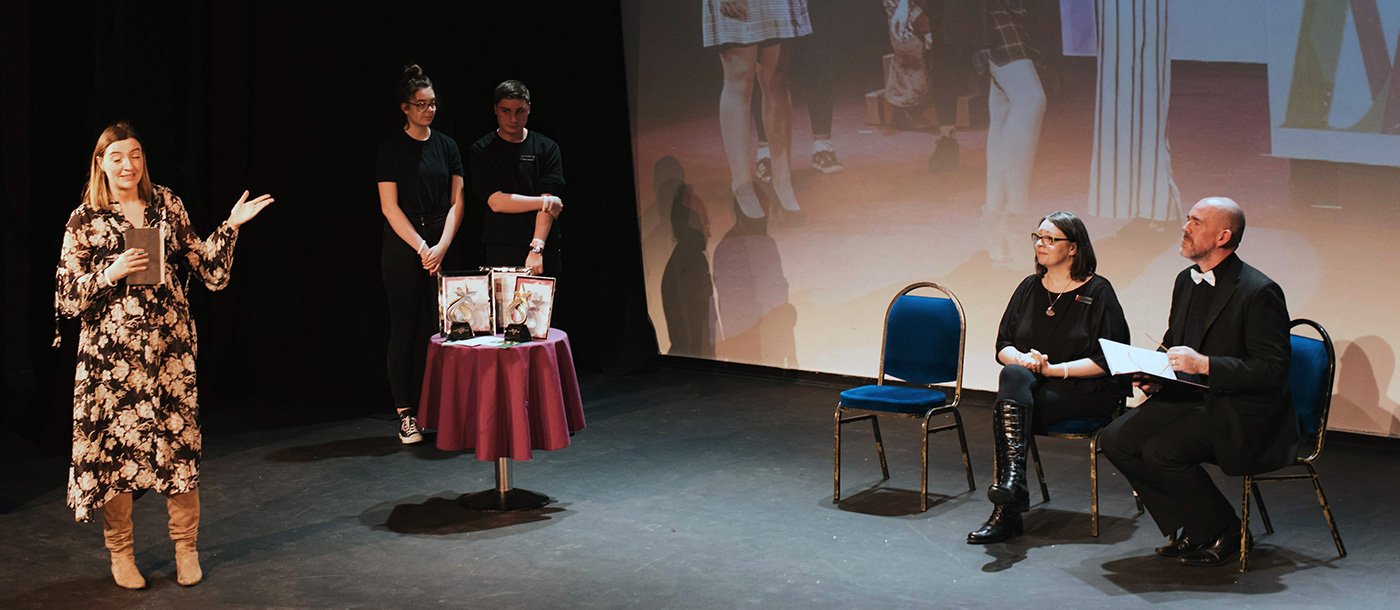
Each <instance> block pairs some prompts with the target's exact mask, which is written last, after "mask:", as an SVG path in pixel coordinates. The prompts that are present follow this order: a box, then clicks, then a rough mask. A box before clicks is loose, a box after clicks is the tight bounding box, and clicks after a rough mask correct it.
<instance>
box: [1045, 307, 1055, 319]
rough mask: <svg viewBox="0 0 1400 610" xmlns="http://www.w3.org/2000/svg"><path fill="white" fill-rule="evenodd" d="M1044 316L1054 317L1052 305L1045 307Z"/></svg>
mask: <svg viewBox="0 0 1400 610" xmlns="http://www.w3.org/2000/svg"><path fill="white" fill-rule="evenodd" d="M1045 315H1047V316H1051V317H1054V315H1055V306H1054V305H1051V306H1049V307H1046V308H1045Z"/></svg>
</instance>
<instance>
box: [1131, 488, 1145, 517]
mask: <svg viewBox="0 0 1400 610" xmlns="http://www.w3.org/2000/svg"><path fill="white" fill-rule="evenodd" d="M1133 501H1134V502H1137V509H1138V512H1137V514H1138V515H1139V516H1141V515H1142V514H1143V513H1145V512H1147V509H1145V508H1143V506H1142V496H1139V495H1138V493H1137V490H1136V489H1134V490H1133Z"/></svg>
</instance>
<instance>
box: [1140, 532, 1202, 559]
mask: <svg viewBox="0 0 1400 610" xmlns="http://www.w3.org/2000/svg"><path fill="white" fill-rule="evenodd" d="M1199 548H1201V545H1199V544H1195V543H1193V542H1191V541H1190V540H1189V539H1187V538H1186V536H1181V537H1179V538H1177V539H1175V540H1172V541H1171V542H1168V543H1167V545H1166V546H1159V547H1157V548H1155V549H1152V552H1154V553H1156V554H1157V555H1158V556H1161V557H1169V558H1171V559H1176V558H1177V557H1181V556H1182V555H1185V554H1187V553H1190V552H1192V551H1195V550H1197V549H1199Z"/></svg>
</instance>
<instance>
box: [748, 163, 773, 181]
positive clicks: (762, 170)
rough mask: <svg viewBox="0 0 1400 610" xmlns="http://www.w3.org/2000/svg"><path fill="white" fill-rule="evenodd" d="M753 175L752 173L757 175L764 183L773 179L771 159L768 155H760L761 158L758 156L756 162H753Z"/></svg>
mask: <svg viewBox="0 0 1400 610" xmlns="http://www.w3.org/2000/svg"><path fill="white" fill-rule="evenodd" d="M753 175H754V176H755V177H757V178H758V179H759V180H761V181H762V182H763V183H764V184H767V183H769V182H772V181H773V159H772V158H770V157H761V158H759V160H758V163H755V164H754V165H753Z"/></svg>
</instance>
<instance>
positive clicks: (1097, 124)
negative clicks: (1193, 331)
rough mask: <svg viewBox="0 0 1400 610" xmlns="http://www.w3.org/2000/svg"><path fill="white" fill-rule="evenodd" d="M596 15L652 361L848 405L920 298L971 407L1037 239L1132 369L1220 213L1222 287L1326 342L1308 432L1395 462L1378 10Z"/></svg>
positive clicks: (645, 5)
mask: <svg viewBox="0 0 1400 610" xmlns="http://www.w3.org/2000/svg"><path fill="white" fill-rule="evenodd" d="M622 4H623V10H624V34H625V36H626V39H627V63H628V70H629V91H628V96H629V100H628V101H629V105H630V108H631V111H632V118H633V132H632V133H633V137H634V146H635V154H634V159H635V162H636V164H637V167H636V170H637V185H636V188H637V195H638V202H639V206H638V215H639V219H640V222H641V228H642V240H643V249H644V261H645V266H646V280H647V294H648V301H649V308H650V313H651V317H652V320H653V322H654V323H655V326H656V329H657V335H658V339H659V341H660V344H661V348H662V351H663V353H667V354H672V355H679V356H689V357H699V358H709V359H716V360H723V361H733V362H742V363H751V364H760V365H766V366H775V367H782V368H791V369H801V370H809V371H822V372H831V373H842V374H850V375H862V376H873V375H874V374H875V373H876V370H877V366H878V363H879V357H880V332H881V327H882V323H883V316H884V313H885V309H886V306H887V305H888V303H889V299H890V298H891V297H892V296H893V295H894V293H895V292H896V291H897V290H899V289H900V288H901V287H903V286H905V285H907V284H909V283H911V282H916V281H934V282H938V283H940V284H942V285H944V286H947V287H948V288H950V289H951V290H953V291H954V292H955V293H956V294H957V295H958V297H959V299H960V300H961V301H962V303H963V306H964V308H965V309H966V311H967V338H968V349H967V355H966V358H967V367H966V379H967V385H968V386H969V387H972V388H979V389H995V386H996V378H997V377H996V376H997V371H998V369H999V365H998V364H997V363H996V361H995V360H994V353H993V352H994V347H995V345H994V344H995V338H996V328H997V324H998V321H999V320H1000V318H1001V314H1002V311H1003V309H1004V308H1005V307H1006V304H1007V301H1008V299H1009V298H1010V296H1011V292H1012V290H1013V289H1014V288H1015V287H1016V285H1017V283H1018V282H1019V281H1020V280H1021V279H1022V278H1024V277H1025V276H1026V275H1027V274H1029V273H1031V272H1032V271H1033V269H1032V266H1033V261H1032V254H1033V251H1032V246H1031V244H1030V243H1029V240H1028V238H1027V236H1028V235H1029V234H1030V233H1031V232H1032V231H1034V230H1035V228H1036V226H1037V225H1038V224H1039V222H1040V219H1041V217H1042V216H1044V215H1045V214H1048V213H1050V212H1053V211H1056V210H1065V211H1069V212H1072V213H1074V214H1076V215H1078V216H1080V217H1081V218H1083V219H1084V221H1085V223H1086V225H1087V226H1088V228H1089V232H1090V235H1091V237H1092V239H1093V243H1094V248H1095V250H1096V252H1097V254H1098V259H1099V268H1098V273H1099V274H1100V275H1102V276H1104V277H1106V278H1107V279H1108V280H1110V281H1111V282H1112V283H1113V285H1114V287H1115V289H1116V290H1117V292H1118V296H1119V299H1120V301H1121V302H1122V305H1123V307H1124V310H1125V312H1126V314H1127V317H1128V322H1129V325H1130V326H1131V330H1132V335H1133V337H1134V343H1136V344H1139V345H1142V346H1150V345H1151V343H1150V342H1149V341H1148V339H1147V337H1146V336H1144V333H1145V334H1146V335H1151V336H1154V337H1159V336H1161V334H1162V333H1163V332H1164V331H1165V329H1166V323H1167V310H1168V307H1169V304H1170V299H1171V285H1172V279H1173V278H1174V277H1175V275H1176V273H1177V272H1179V271H1180V270H1181V269H1183V268H1184V267H1186V266H1187V265H1188V264H1189V263H1188V262H1187V261H1186V260H1185V259H1183V258H1182V257H1181V256H1180V254H1179V252H1178V248H1179V245H1180V240H1181V232H1180V227H1181V222H1182V217H1183V211H1184V210H1188V209H1189V208H1190V206H1191V205H1192V204H1193V203H1194V202H1195V201H1197V200H1199V199H1200V198H1202V197H1206V196H1212V195H1222V196H1227V197H1231V198H1233V199H1235V200H1236V201H1238V202H1240V204H1241V205H1242V206H1243V207H1244V209H1245V211H1246V212H1247V215H1248V219H1249V226H1248V231H1247V234H1246V235H1245V237H1244V240H1243V243H1242V245H1241V248H1240V250H1239V253H1240V256H1241V258H1243V259H1244V260H1246V261H1248V262H1249V263H1250V264H1252V265H1254V266H1255V267H1258V268H1259V269H1260V270H1262V271H1263V272H1265V273H1267V274H1268V275H1269V276H1270V277H1272V278H1273V279H1274V280H1275V281H1277V282H1278V283H1279V284H1280V285H1281V286H1282V287H1283V289H1284V291H1285V292H1286V294H1287V298H1288V305H1289V312H1290V314H1291V315H1292V316H1293V317H1295V318H1300V317H1306V318H1311V319H1314V320H1317V321H1318V322H1320V323H1321V324H1322V325H1323V326H1325V327H1326V328H1327V329H1328V330H1329V332H1330V333H1331V335H1332V338H1333V340H1334V341H1335V342H1336V345H1337V354H1338V369H1339V370H1338V386H1337V388H1338V389H1337V393H1336V395H1335V398H1334V401H1333V405H1334V409H1333V419H1332V426H1331V427H1332V428H1333V429H1339V430H1350V431H1359V432H1364V433H1368V434H1378V435H1388V436H1400V418H1397V401H1398V400H1400V387H1396V385H1397V384H1396V383H1395V381H1396V374H1397V363H1396V348H1395V345H1396V342H1397V340H1400V289H1397V288H1395V287H1394V284H1395V283H1394V282H1393V281H1391V279H1390V278H1391V276H1392V274H1393V271H1392V270H1394V269H1397V268H1400V253H1398V252H1400V250H1397V249H1396V248H1394V247H1392V243H1393V241H1394V236H1395V235H1396V230H1397V228H1400V215H1397V214H1395V213H1394V212H1393V211H1392V207H1393V206H1395V205H1397V204H1400V197H1397V195H1396V194H1397V193H1400V169H1397V166H1400V63H1397V62H1396V60H1395V58H1394V50H1395V49H1396V48H1397V36H1400V0H1360V1H1355V2H1348V1H1345V0H1284V1H1277V2H1275V1H1265V0H1234V1H1230V2H1214V1H1209V0H1194V1H1193V0H1172V1H1168V0H1064V1H1060V2H1057V1H1054V0H1021V1H1009V0H983V1H959V2H952V1H946V0H944V1H940V0H908V1H901V0H843V1H840V2H837V1H831V0H806V1H803V0H747V1H746V2H745V1H738V2H721V1H719V0H645V1H642V0H622ZM1003 11H1005V12H1004V13H1003ZM1261 15H1262V16H1264V18H1261V17H1260V16H1261ZM1007 18H1010V19H1011V20H1012V21H1014V22H1015V23H1016V24H1017V26H1016V28H1015V31H1016V32H1017V33H1018V34H1019V37H1018V38H1019V42H1017V41H1015V40H1007V37H1003V36H999V35H998V34H997V31H996V27H995V26H996V25H997V24H998V23H1003V24H1004V23H1005V22H1006V19H1007ZM1003 31H1005V28H1003Z"/></svg>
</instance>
